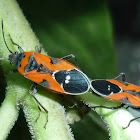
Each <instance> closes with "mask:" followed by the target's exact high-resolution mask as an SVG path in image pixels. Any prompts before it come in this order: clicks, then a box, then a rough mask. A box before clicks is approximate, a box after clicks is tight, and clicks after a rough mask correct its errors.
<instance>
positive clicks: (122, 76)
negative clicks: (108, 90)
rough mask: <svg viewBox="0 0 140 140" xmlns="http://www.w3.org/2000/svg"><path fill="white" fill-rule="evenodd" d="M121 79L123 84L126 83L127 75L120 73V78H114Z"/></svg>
mask: <svg viewBox="0 0 140 140" xmlns="http://www.w3.org/2000/svg"><path fill="white" fill-rule="evenodd" d="M119 77H121V78H122V81H123V82H126V76H125V73H123V72H122V73H120V74H119V75H118V76H116V77H115V78H113V79H118V78H119Z"/></svg>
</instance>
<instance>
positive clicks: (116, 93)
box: [91, 73, 140, 128]
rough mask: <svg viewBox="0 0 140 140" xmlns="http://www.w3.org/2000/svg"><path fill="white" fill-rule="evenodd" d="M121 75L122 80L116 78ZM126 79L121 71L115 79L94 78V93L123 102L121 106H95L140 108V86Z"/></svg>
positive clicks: (92, 86) (92, 85)
mask: <svg viewBox="0 0 140 140" xmlns="http://www.w3.org/2000/svg"><path fill="white" fill-rule="evenodd" d="M120 76H121V77H122V81H118V80H116V79H117V78H118V77H120ZM125 79H126V78H125V74H124V73H121V74H120V75H118V76H117V77H116V78H115V79H107V80H104V79H97V80H92V81H91V89H92V90H93V92H94V93H96V94H97V95H99V96H101V97H104V98H107V99H110V100H113V101H117V102H120V103H122V104H121V106H116V107H105V106H95V107H93V108H96V107H103V108H109V109H118V108H121V107H123V106H124V105H128V106H131V107H136V108H140V87H139V86H136V85H134V84H130V83H128V82H126V80H125ZM138 118H140V117H137V118H134V119H132V120H130V122H129V124H128V126H129V125H130V123H131V122H132V121H134V120H136V119H138ZM128 126H127V127H128ZM127 127H125V128H127Z"/></svg>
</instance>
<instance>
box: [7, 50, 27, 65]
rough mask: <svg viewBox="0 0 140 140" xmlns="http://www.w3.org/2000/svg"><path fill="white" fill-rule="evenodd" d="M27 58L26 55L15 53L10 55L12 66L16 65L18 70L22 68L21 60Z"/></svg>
mask: <svg viewBox="0 0 140 140" xmlns="http://www.w3.org/2000/svg"><path fill="white" fill-rule="evenodd" d="M23 57H25V55H24V53H18V52H14V53H11V54H10V55H9V60H10V63H11V64H12V65H15V66H16V68H18V67H20V62H21V59H22V58H23Z"/></svg>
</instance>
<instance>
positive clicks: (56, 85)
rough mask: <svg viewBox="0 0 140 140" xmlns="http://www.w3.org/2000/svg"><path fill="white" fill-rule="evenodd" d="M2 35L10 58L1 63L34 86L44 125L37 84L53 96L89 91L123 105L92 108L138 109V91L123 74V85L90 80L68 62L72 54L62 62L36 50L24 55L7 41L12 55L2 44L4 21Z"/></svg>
mask: <svg viewBox="0 0 140 140" xmlns="http://www.w3.org/2000/svg"><path fill="white" fill-rule="evenodd" d="M2 35H3V40H4V43H5V45H6V47H7V49H8V50H9V52H10V53H11V54H10V55H9V58H0V60H5V59H6V60H9V61H10V63H11V64H14V65H15V67H16V71H18V72H19V73H20V74H22V75H23V76H24V77H26V78H28V79H30V80H31V81H33V82H34V83H33V85H32V86H31V89H30V93H31V95H32V96H33V98H34V99H35V101H36V103H37V105H38V108H39V111H40V112H41V108H42V109H44V111H45V112H46V114H47V121H48V111H47V109H46V108H44V107H43V105H42V104H41V103H40V102H39V101H38V100H37V98H36V97H35V93H36V89H37V85H38V84H39V85H41V86H43V87H45V88H47V89H48V90H51V91H53V92H56V93H61V94H69V95H80V94H84V93H87V92H88V91H89V90H92V93H96V94H98V95H100V96H101V97H104V98H107V99H110V100H114V101H118V102H120V103H122V105H121V106H116V107H105V106H95V107H104V108H110V109H118V108H120V107H122V106H123V105H124V104H127V105H128V106H133V107H140V87H139V86H136V85H133V84H129V83H127V82H126V81H125V75H124V74H121V76H122V82H120V81H118V80H116V79H111V80H90V79H89V78H88V77H87V75H86V74H84V73H83V72H82V71H81V70H79V69H78V67H76V66H75V65H73V64H71V63H70V62H68V61H67V60H69V59H71V58H75V56H74V55H72V54H71V55H68V56H65V57H62V58H54V57H51V56H47V55H43V54H41V53H40V50H39V48H38V47H36V52H24V50H23V49H22V48H21V47H20V46H19V45H18V44H16V43H15V42H14V41H13V40H12V38H11V37H10V39H11V42H12V43H13V45H15V46H17V47H18V49H19V51H20V52H19V53H18V52H12V51H11V50H10V49H9V47H8V45H7V43H6V40H5V35H4V27H3V21H2ZM95 107H94V108H95ZM40 112H39V116H40ZM38 118H39V117H38ZM38 118H37V120H38ZM135 119H137V118H135ZM133 120H134V119H133ZM47 121H46V123H45V128H46V124H47ZM131 121H132V120H131ZM131 121H130V122H131ZM130 122H129V124H130Z"/></svg>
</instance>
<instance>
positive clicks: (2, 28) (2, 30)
mask: <svg viewBox="0 0 140 140" xmlns="http://www.w3.org/2000/svg"><path fill="white" fill-rule="evenodd" d="M1 24H2V35H3V40H4V43H5V45H6V47H7V49H8V51H9V52H10V53H13V52H12V51H11V50H10V49H9V47H8V45H7V43H6V40H5V36H4V29H3V20H2V22H1Z"/></svg>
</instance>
